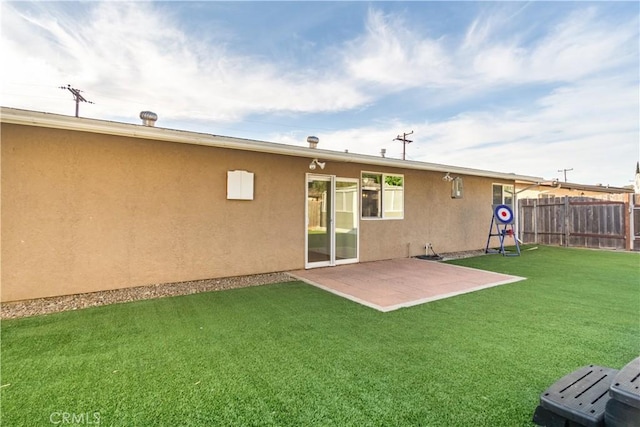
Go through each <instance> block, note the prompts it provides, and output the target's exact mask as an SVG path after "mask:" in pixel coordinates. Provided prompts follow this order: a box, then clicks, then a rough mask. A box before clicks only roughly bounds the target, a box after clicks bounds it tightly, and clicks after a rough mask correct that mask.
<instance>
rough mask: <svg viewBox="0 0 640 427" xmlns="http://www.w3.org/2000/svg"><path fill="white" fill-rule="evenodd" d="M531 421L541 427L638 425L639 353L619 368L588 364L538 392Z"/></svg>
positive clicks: (639, 398)
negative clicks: (537, 401)
mask: <svg viewBox="0 0 640 427" xmlns="http://www.w3.org/2000/svg"><path fill="white" fill-rule="evenodd" d="M533 422H534V423H536V424H538V425H540V426H545V427H578V426H583V427H640V357H639V358H637V359H634V360H633V361H631V362H630V363H628V364H627V365H626V366H624V367H623V368H622V369H621V370H620V371H618V370H617V369H613V368H606V367H603V366H596V365H589V366H585V367H583V368H580V369H578V370H576V371H574V372H572V373H570V374H568V375H565V376H564V377H562V378H561V379H559V380H558V381H556V382H555V383H554V384H553V385H552V386H551V387H549V388H548V389H547V390H545V392H544V393H543V394H542V395H541V396H540V404H539V405H538V407H537V408H536V410H535V412H534V414H533Z"/></svg>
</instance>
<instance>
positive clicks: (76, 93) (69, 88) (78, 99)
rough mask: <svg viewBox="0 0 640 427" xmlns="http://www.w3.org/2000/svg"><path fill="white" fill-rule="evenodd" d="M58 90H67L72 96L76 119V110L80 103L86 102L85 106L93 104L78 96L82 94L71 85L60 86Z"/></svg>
mask: <svg viewBox="0 0 640 427" xmlns="http://www.w3.org/2000/svg"><path fill="white" fill-rule="evenodd" d="M60 89H67V90H68V91H69V92H71V94H72V95H73V100H74V101H76V117H78V110H79V106H80V102H86V103H87V104H93V102H91V101H87V100H86V99H85V97H84V96H82V95H81V94H80V92H82V91H81V90H80V89H76V88H73V87H71V85H66V86H60Z"/></svg>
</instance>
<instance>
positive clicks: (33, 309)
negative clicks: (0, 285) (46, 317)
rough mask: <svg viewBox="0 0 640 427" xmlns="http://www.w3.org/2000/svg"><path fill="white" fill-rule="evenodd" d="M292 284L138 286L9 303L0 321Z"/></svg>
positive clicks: (229, 280)
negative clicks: (269, 285) (230, 290)
mask: <svg viewBox="0 0 640 427" xmlns="http://www.w3.org/2000/svg"><path fill="white" fill-rule="evenodd" d="M291 280H294V279H292V278H291V276H289V275H288V274H287V273H268V274H255V275H252V276H237V277H225V278H220V279H207V280H194V281H191V282H179V283H165V284H158V285H148V286H138V287H135V288H124V289H114V290H110V291H100V292H90V293H84V294H76V295H64V296H59V297H50V298H38V299H32V300H24V301H15V302H7V303H3V304H1V305H0V319H17V318H21V317H30V316H39V315H42V314H51V313H58V312H61V311H70V310H79V309H82V308H88V307H98V306H101V305H108V304H115V303H121V302H130V301H141V300H147V299H153V298H165V297H173V296H178V295H190V294H196V293H200V292H211V291H222V290H226V289H236V288H246V287H249V286H260V285H266V284H269V283H280V282H289V281H291Z"/></svg>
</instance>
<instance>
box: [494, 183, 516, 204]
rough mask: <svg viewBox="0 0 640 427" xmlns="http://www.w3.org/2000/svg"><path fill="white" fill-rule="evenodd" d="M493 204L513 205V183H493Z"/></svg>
mask: <svg viewBox="0 0 640 427" xmlns="http://www.w3.org/2000/svg"><path fill="white" fill-rule="evenodd" d="M492 203H493V204H494V205H511V206H513V185H506V184H493V202H492Z"/></svg>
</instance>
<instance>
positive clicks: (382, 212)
mask: <svg viewBox="0 0 640 427" xmlns="http://www.w3.org/2000/svg"><path fill="white" fill-rule="evenodd" d="M365 174H366V175H380V176H381V182H380V193H379V197H380V201H379V204H380V208H379V212H380V214H379V216H364V215H363V214H362V209H363V207H364V202H363V200H362V197H363V194H364V190H365V185H364V183H363V182H362V178H363V175H365ZM389 176H394V177H400V178H402V208H401V210H399V211H398V210H396V211H395V212H400V215H399V216H387V215H385V213H386V212H387V211H386V210H385V195H384V192H385V191H384V190H385V182H386V178H387V177H389ZM405 184H406V182H405V179H404V174H401V173H383V172H375V171H360V219H362V220H367V221H369V220H373V221H378V220H398V219H400V220H401V219H404V208H405V203H404V199H405V186H406V185H405Z"/></svg>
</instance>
